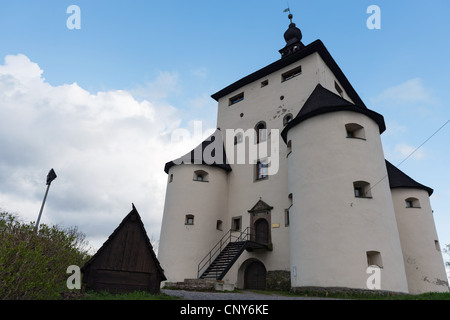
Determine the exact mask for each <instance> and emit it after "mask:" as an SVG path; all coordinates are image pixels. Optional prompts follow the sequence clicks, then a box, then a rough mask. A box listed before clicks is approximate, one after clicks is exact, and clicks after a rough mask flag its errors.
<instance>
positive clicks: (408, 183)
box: [386, 160, 434, 196]
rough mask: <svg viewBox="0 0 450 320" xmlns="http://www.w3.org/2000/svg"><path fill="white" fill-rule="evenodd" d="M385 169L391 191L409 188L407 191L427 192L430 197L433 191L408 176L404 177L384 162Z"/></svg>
mask: <svg viewBox="0 0 450 320" xmlns="http://www.w3.org/2000/svg"><path fill="white" fill-rule="evenodd" d="M386 169H387V172H388V177H389V186H390V187H391V189H395V188H409V189H421V190H425V191H426V192H428V195H430V196H431V195H432V194H433V192H434V190H433V189H431V188H429V187H427V186H424V185H423V184H420V183H418V182H417V181H415V180H414V179H412V178H411V177H409V176H408V175H406V174H405V173H404V172H403V171H401V170H400V169H398V168H397V167H396V166H394V165H393V164H392V163H390V162H389V161H387V160H386Z"/></svg>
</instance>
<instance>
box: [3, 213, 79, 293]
mask: <svg viewBox="0 0 450 320" xmlns="http://www.w3.org/2000/svg"><path fill="white" fill-rule="evenodd" d="M86 247H87V243H86V242H85V236H84V234H82V233H81V232H79V231H78V230H77V228H67V229H63V228H61V227H58V226H52V227H49V226H47V225H44V224H43V225H41V226H40V227H39V230H38V232H36V231H35V228H34V224H32V223H29V224H26V223H23V222H21V221H19V219H18V218H17V216H14V215H12V214H9V213H0V299H3V300H5V299H8V300H12V299H14V300H16V299H17V300H34V299H44V300H48V299H58V298H59V297H60V292H61V291H62V290H64V289H66V280H67V278H68V277H69V276H70V275H68V274H67V273H66V270H67V267H68V266H70V265H78V266H80V267H81V266H82V265H83V264H84V262H85V261H86V260H87V258H88V251H87V249H86Z"/></svg>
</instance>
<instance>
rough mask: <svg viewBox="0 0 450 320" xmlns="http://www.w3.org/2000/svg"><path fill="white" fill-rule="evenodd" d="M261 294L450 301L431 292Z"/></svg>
mask: <svg viewBox="0 0 450 320" xmlns="http://www.w3.org/2000/svg"><path fill="white" fill-rule="evenodd" d="M255 292H258V293H261V294H268V295H272V294H278V295H283V296H286V297H320V298H335V299H349V300H450V293H448V292H447V293H440V292H430V293H424V294H419V295H412V294H387V293H382V294H380V293H377V292H374V293H373V294H368V293H358V292H350V293H320V292H309V291H304V292H298V293H295V292H290V291H283V292H280V291H255Z"/></svg>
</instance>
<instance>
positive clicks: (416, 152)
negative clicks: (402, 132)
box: [394, 143, 426, 160]
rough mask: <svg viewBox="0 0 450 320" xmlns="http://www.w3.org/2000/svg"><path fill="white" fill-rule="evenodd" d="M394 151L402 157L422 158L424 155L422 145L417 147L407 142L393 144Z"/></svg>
mask: <svg viewBox="0 0 450 320" xmlns="http://www.w3.org/2000/svg"><path fill="white" fill-rule="evenodd" d="M394 152H396V154H397V155H399V156H400V158H402V159H406V158H408V157H411V158H412V159H416V160H422V159H424V158H425V157H426V155H425V152H424V149H423V147H422V148H420V149H417V148H416V147H412V146H410V145H408V144H405V143H401V144H398V145H396V146H395V149H394Z"/></svg>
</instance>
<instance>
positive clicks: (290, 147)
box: [286, 140, 292, 157]
mask: <svg viewBox="0 0 450 320" xmlns="http://www.w3.org/2000/svg"><path fill="white" fill-rule="evenodd" d="M291 152H292V140H289V141H288V143H287V152H286V157H289V155H290V154H291Z"/></svg>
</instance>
